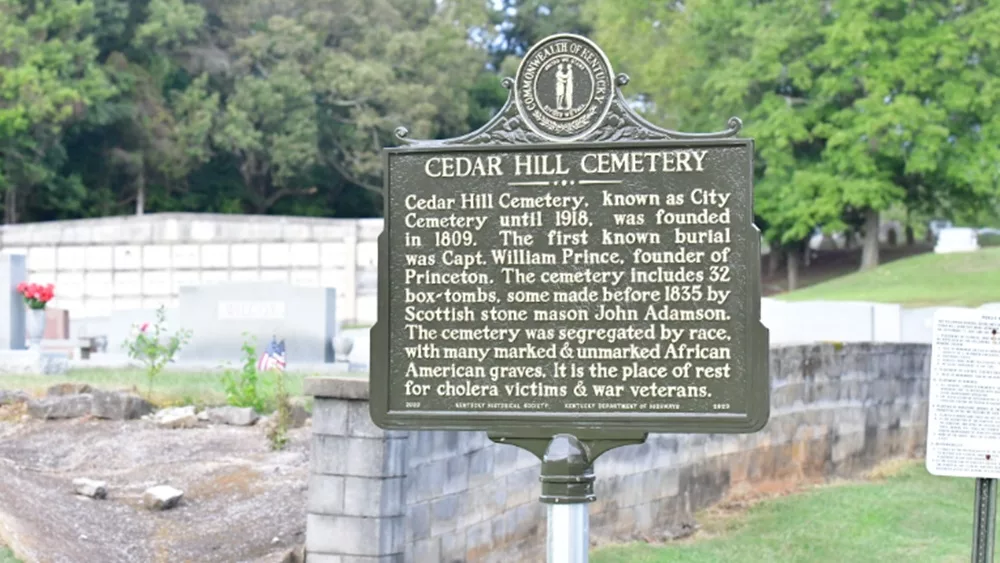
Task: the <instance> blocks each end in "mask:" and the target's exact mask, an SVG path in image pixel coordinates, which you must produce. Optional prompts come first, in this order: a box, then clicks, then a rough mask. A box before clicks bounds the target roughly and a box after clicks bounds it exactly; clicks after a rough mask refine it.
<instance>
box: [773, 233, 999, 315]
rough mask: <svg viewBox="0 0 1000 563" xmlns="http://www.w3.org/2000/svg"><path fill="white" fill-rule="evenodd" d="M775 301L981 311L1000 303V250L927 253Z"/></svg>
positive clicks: (817, 285)
mask: <svg viewBox="0 0 1000 563" xmlns="http://www.w3.org/2000/svg"><path fill="white" fill-rule="evenodd" d="M775 297H776V298H777V299H782V300H787V301H811V300H834V301H876V302H882V303H901V304H902V305H904V306H906V307H929V306H934V305H954V306H966V307H975V306H978V305H982V304H983V303H989V302H994V301H1000V248H998V247H991V248H983V249H982V250H980V251H978V252H969V253H957V254H933V253H928V254H921V255H919V256H914V257H912V258H905V259H902V260H897V261H895V262H892V263H890V264H886V265H883V266H879V267H878V268H876V269H874V270H871V271H868V272H857V273H853V274H849V275H846V276H842V277H839V278H836V279H833V280H830V281H827V282H823V283H819V284H816V285H814V286H810V287H807V288H804V289H801V290H798V291H792V292H789V293H785V294H781V295H776V296H775Z"/></svg>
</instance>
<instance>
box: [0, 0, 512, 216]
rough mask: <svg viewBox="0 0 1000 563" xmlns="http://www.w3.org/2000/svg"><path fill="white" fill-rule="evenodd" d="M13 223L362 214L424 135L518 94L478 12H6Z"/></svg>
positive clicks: (396, 8)
mask: <svg viewBox="0 0 1000 563" xmlns="http://www.w3.org/2000/svg"><path fill="white" fill-rule="evenodd" d="M0 7H2V8H0V18H2V19H0V25H2V26H3V28H2V31H3V33H4V38H5V39H4V49H5V53H4V55H5V57H4V63H3V65H2V66H0V72H3V73H4V74H3V75H2V82H0V88H2V90H0V95H2V96H4V98H5V104H4V107H3V109H2V110H0V151H3V155H4V159H3V164H2V169H0V172H2V176H0V185H2V186H3V188H4V189H5V193H6V198H5V200H4V211H5V218H6V220H7V222H17V221H26V220H29V221H30V220H37V219H54V218H66V217H81V216H97V215H109V214H120V213H140V214H141V213H143V212H146V211H171V210H188V211H218V212H242V213H246V212H252V213H288V214H299V215H317V216H331V215H338V214H343V215H348V216H350V215H355V216H357V215H362V216H367V215H371V214H374V213H377V212H378V211H379V210H380V209H381V201H380V198H381V195H380V192H381V159H380V152H381V149H382V148H383V147H384V146H389V145H392V144H394V143H395V139H394V137H393V130H394V129H395V128H396V127H398V126H406V127H407V128H408V129H409V130H410V131H411V134H412V135H413V136H415V137H435V136H454V135H458V134H461V133H464V132H466V131H467V130H469V129H470V128H472V127H478V126H479V125H482V124H483V123H485V122H486V121H487V120H488V119H489V118H490V117H491V115H492V114H493V112H495V111H496V109H498V108H499V107H500V105H501V104H502V103H503V100H504V97H503V96H504V91H503V89H502V88H500V86H499V78H498V77H496V76H495V74H493V73H491V72H489V71H488V70H487V68H486V62H487V57H488V52H487V49H486V47H485V46H484V45H482V44H476V43H475V42H474V41H471V40H470V39H469V35H470V30H471V29H475V28H479V29H482V28H483V27H484V26H485V24H486V22H487V21H488V10H487V6H486V4H485V3H483V2H480V1H478V0H444V1H440V2H419V3H418V2H411V1H409V0H376V1H371V0H302V1H300V0H211V1H209V0H86V1H77V0H45V1H38V2H29V3H24V2H15V1H14V0H0Z"/></svg>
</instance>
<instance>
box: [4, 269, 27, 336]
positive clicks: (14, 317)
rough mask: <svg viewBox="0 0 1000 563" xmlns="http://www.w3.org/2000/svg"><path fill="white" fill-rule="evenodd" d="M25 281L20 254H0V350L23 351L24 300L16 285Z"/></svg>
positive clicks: (25, 275) (25, 276)
mask: <svg viewBox="0 0 1000 563" xmlns="http://www.w3.org/2000/svg"><path fill="white" fill-rule="evenodd" d="M25 280H27V270H26V269H25V264H24V255H22V254H0V288H2V289H3V291H0V350H24V349H25V348H26V346H25V324H24V314H25V311H24V308H25V306H24V298H23V297H22V296H21V294H20V293H18V292H17V284H19V283H21V282H23V281H25Z"/></svg>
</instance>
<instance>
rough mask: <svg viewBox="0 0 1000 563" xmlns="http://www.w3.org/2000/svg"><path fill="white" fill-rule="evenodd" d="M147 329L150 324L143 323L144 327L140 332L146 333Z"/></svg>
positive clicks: (141, 327)
mask: <svg viewBox="0 0 1000 563" xmlns="http://www.w3.org/2000/svg"><path fill="white" fill-rule="evenodd" d="M147 328H149V323H142V326H140V327H139V332H146V329H147Z"/></svg>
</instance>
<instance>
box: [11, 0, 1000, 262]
mask: <svg viewBox="0 0 1000 563" xmlns="http://www.w3.org/2000/svg"><path fill="white" fill-rule="evenodd" d="M0 32H2V37H3V38H4V41H3V46H2V50H3V59H2V63H0V73H2V74H0V102H2V103H0V153H2V158H0V188H2V190H3V198H2V199H0V204H2V206H3V219H4V222H5V223H7V224H10V223H24V222H33V221H46V220H55V219H70V218H83V217H99V216H108V215H125V214H142V213H151V212H166V211H190V212H216V213H253V214H283V215H307V216H324V217H364V216H378V215H379V214H380V213H381V194H380V192H381V172H382V170H381V159H380V151H381V149H382V148H383V147H385V146H391V145H393V144H395V142H396V140H395V139H394V137H393V136H392V132H393V130H394V129H395V128H396V127H397V126H400V125H403V126H406V127H407V128H408V129H409V130H410V131H411V133H412V135H413V136H414V137H423V138H428V137H431V138H433V137H448V136H455V135H458V134H461V133H464V132H467V131H469V130H471V129H474V128H476V127H478V126H480V125H482V124H483V123H485V122H486V121H487V120H488V119H489V118H490V117H491V116H492V115H493V113H494V112H495V111H497V110H498V109H499V108H500V106H501V105H502V104H503V102H504V100H505V99H506V96H507V91H506V90H504V89H503V88H502V87H501V84H500V81H501V79H502V78H503V77H504V76H509V75H511V74H513V72H514V70H515V69H516V65H517V62H518V60H519V57H520V56H522V55H523V54H524V52H525V50H526V49H527V48H528V47H530V46H531V45H532V44H533V43H535V42H536V41H538V40H539V39H541V38H543V37H545V36H546V35H549V34H551V33H557V32H573V33H580V34H584V35H587V36H589V37H591V38H593V39H595V40H596V41H597V42H598V43H599V44H600V45H601V46H602V47H603V48H604V49H605V50H606V51H607V52H608V54H609V56H610V58H611V59H612V63H613V64H614V65H615V68H616V69H617V70H618V71H623V72H627V73H628V74H630V76H631V78H632V81H631V83H630V84H629V85H628V86H627V88H626V94H627V95H628V96H630V97H632V98H633V99H634V100H635V101H637V102H642V103H641V104H639V106H638V107H641V108H642V111H644V112H645V113H647V114H648V117H649V118H650V119H651V120H653V121H654V122H657V123H660V124H662V125H664V126H668V127H672V128H675V129H680V130H688V131H709V130H716V129H718V128H719V126H720V124H724V123H725V122H726V120H727V119H728V118H729V117H730V116H734V115H735V116H739V117H740V118H741V119H742V120H743V121H744V124H745V129H744V134H745V135H747V136H750V137H753V138H755V140H756V149H757V162H758V169H757V188H756V189H757V192H756V201H755V211H756V214H757V222H758V225H759V226H760V227H761V229H762V231H763V232H764V235H765V238H766V239H767V241H768V242H769V244H771V246H772V249H773V250H775V251H776V252H777V253H781V254H782V255H784V256H786V257H787V258H788V264H789V271H793V270H794V269H795V267H796V265H797V263H798V259H799V257H800V256H801V253H802V251H803V249H804V247H805V244H806V242H807V241H808V239H809V237H810V236H811V235H812V233H813V232H814V230H815V229H816V228H817V227H820V228H822V229H824V230H826V231H828V232H832V231H843V230H853V231H855V232H858V233H861V234H862V236H863V238H864V241H865V242H864V245H863V246H864V251H863V253H862V258H861V264H860V265H861V267H862V268H863V269H866V268H870V267H872V266H874V265H877V264H878V262H879V255H878V251H879V248H878V244H877V239H876V236H877V231H878V220H879V217H880V215H882V214H885V213H887V212H891V213H896V214H897V215H899V216H901V217H903V219H904V221H906V222H908V223H909V225H910V226H912V225H915V224H918V223H920V222H924V221H926V220H927V219H929V218H932V217H947V218H950V219H953V220H955V221H959V222H961V221H966V222H970V221H974V222H980V223H981V222H990V221H996V209H997V199H998V198H997V194H998V191H1000V190H998V180H1000V165H998V164H997V163H998V162H1000V154H998V153H1000V112H998V110H997V107H998V104H997V101H998V98H1000V68H998V63H1000V48H998V47H1000V5H997V4H996V3H991V2H986V1H985V0H969V1H966V2H958V3H956V2H953V1H943V0H932V1H927V2H917V3H914V2H908V1H903V0H829V1H827V2H811V1H808V2H807V1H803V0H770V1H764V2H744V1H740V0H686V1H685V2H683V3H682V2H646V1H645V0H616V1H615V2H601V1H598V0H435V1H426V2H418V1H414V0H36V1H32V2H24V1H22V0H0ZM909 232H910V233H911V236H910V238H912V230H909Z"/></svg>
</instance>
